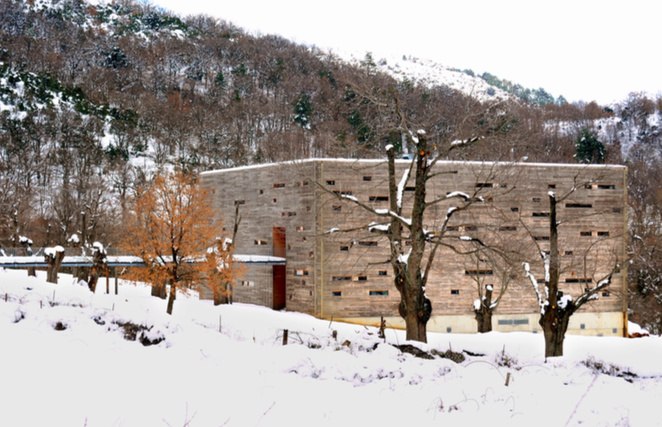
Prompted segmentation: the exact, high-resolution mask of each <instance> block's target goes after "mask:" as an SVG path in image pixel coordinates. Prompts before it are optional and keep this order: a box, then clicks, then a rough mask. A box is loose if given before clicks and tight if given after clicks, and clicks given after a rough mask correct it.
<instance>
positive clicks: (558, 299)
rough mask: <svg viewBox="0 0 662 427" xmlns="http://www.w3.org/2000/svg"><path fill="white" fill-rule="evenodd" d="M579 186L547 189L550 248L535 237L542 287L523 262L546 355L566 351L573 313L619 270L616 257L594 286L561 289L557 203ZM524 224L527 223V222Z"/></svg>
mask: <svg viewBox="0 0 662 427" xmlns="http://www.w3.org/2000/svg"><path fill="white" fill-rule="evenodd" d="M577 188H578V186H577V185H575V186H573V187H572V189H571V190H569V191H568V192H567V193H565V194H564V195H562V196H560V197H559V196H557V195H556V194H555V193H554V192H552V191H550V192H549V193H548V196H549V251H545V250H543V249H542V248H541V247H540V246H539V244H538V242H537V241H535V240H534V242H535V244H536V247H537V250H538V253H539V254H540V260H541V262H542V264H543V266H544V272H545V273H544V280H542V284H543V286H544V287H543V289H541V287H540V286H539V284H538V279H536V277H535V276H534V274H533V273H532V272H531V267H530V264H529V263H527V262H524V263H523V266H524V271H525V274H526V276H527V278H528V279H529V280H530V282H531V285H532V286H533V289H534V290H535V292H536V296H537V300H538V305H539V307H540V320H539V323H540V326H541V327H542V330H543V333H544V335H545V357H554V356H562V355H563V341H564V339H565V333H566V331H567V330H568V323H569V321H570V317H571V316H572V315H573V314H574V313H575V312H576V311H577V310H579V309H580V308H581V307H582V306H583V305H584V304H586V303H587V302H589V301H592V300H595V299H597V298H598V297H599V293H600V292H601V291H603V290H605V289H607V288H608V287H609V285H610V284H611V282H612V277H613V275H614V273H615V272H617V271H619V263H618V260H617V259H615V260H613V261H612V262H611V267H610V268H609V270H608V272H607V273H606V274H604V275H603V276H602V277H599V278H598V279H597V280H596V281H595V285H594V286H586V287H584V290H583V292H581V293H580V295H579V296H577V297H576V298H573V297H572V296H571V295H564V294H563V292H562V291H561V290H560V288H559V280H560V276H561V271H562V270H561V268H562V267H561V262H560V257H559V225H561V224H562V221H560V220H559V219H558V218H557V206H558V204H559V203H562V202H563V201H565V200H567V199H568V198H569V197H570V196H571V195H572V194H573V193H575V192H576V191H577ZM522 224H523V225H524V226H525V227H526V225H525V224H524V222H522ZM528 231H529V234H530V235H531V236H533V233H531V231H530V230H528ZM592 250H597V247H596V245H590V246H589V247H588V248H587V249H586V253H585V254H584V256H583V259H584V264H586V260H587V258H588V256H589V253H590V252H591V251H592ZM603 270H604V269H603ZM585 276H586V275H585ZM591 282H593V280H591ZM586 285H588V283H586Z"/></svg>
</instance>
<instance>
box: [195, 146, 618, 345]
mask: <svg viewBox="0 0 662 427" xmlns="http://www.w3.org/2000/svg"><path fill="white" fill-rule="evenodd" d="M408 164H409V162H407V161H401V162H398V164H397V168H398V177H400V176H402V173H403V172H404V170H405V169H406V168H407V167H408ZM436 167H437V172H438V173H437V174H435V177H434V178H432V179H431V180H430V181H429V182H428V186H427V200H428V201H430V202H432V201H434V200H436V199H438V198H443V197H445V196H446V195H448V194H449V193H452V192H456V191H461V192H464V193H466V194H468V195H471V196H472V197H476V198H478V197H480V198H482V200H484V202H482V203H475V204H473V205H472V206H471V207H470V208H468V209H467V210H464V211H462V212H460V213H459V214H457V215H453V216H452V218H451V220H450V222H449V224H448V226H449V227H448V231H447V232H446V234H445V236H447V237H448V242H449V244H453V245H462V241H461V239H460V238H459V237H460V236H472V237H479V238H481V239H483V240H484V241H486V242H489V244H492V245H500V246H501V247H510V248H515V249H517V250H518V251H519V252H522V253H527V254H530V264H531V270H532V272H533V273H534V275H535V276H536V277H538V278H540V279H542V278H544V267H543V264H542V262H541V260H540V256H539V253H540V252H539V251H541V250H542V251H546V250H548V249H549V217H548V213H549V198H548V197H549V196H548V193H549V192H554V193H555V194H557V195H558V197H559V198H560V197H562V196H563V195H565V194H567V193H571V195H570V196H569V197H567V198H566V199H565V200H564V201H563V203H561V204H559V206H558V213H557V215H558V219H559V221H561V225H560V226H559V251H560V255H561V284H560V285H561V289H562V290H563V292H564V293H569V294H570V295H572V296H573V297H577V296H578V295H579V294H580V293H581V292H582V291H583V289H584V288H585V287H592V286H595V283H596V282H597V280H599V279H600V278H602V277H603V276H605V275H606V274H608V273H609V271H611V269H612V268H613V267H614V265H615V264H616V263H620V262H622V261H623V260H624V256H625V225H626V188H625V186H626V182H625V179H626V169H625V167H623V166H595V165H592V166H587V165H559V164H527V163H518V164H505V163H482V162H480V163H479V162H440V163H439V164H438V165H437V166H436ZM398 180H399V178H398ZM202 185H203V187H204V188H206V189H207V190H208V191H209V192H210V193H211V194H212V197H213V200H214V207H215V208H217V209H218V210H219V211H220V212H222V215H223V217H224V218H223V219H224V223H225V224H226V225H228V227H229V224H232V222H233V220H234V212H235V204H240V215H241V218H242V221H241V225H240V227H239V233H238V236H237V241H236V250H237V252H238V253H245V254H256V255H272V254H273V255H279V256H285V257H286V258H287V266H286V268H285V271H284V281H283V283H282V284H280V285H277V284H276V283H275V282H274V277H276V276H277V274H276V273H274V271H272V270H271V267H253V268H249V269H248V272H247V274H246V276H245V277H244V278H242V280H241V281H240V282H239V283H238V284H237V286H236V288H235V298H234V299H235V301H238V302H247V303H254V304H259V305H265V306H269V307H275V308H283V307H285V308H287V310H292V311H300V312H304V313H309V314H312V315H315V316H317V317H320V318H329V319H330V318H334V319H337V320H340V319H343V320H348V321H355V322H362V323H368V324H377V323H378V319H379V318H380V316H384V317H385V318H386V319H387V322H388V323H389V324H390V325H392V326H402V325H403V323H402V321H401V319H400V318H399V316H398V314H397V313H398V312H397V306H398V303H399V294H398V292H397V290H396V289H395V286H394V285H393V283H392V280H393V279H392V277H393V274H392V271H391V266H390V264H389V263H388V254H389V245H388V241H387V240H386V238H385V237H382V236H379V235H377V234H375V233H371V232H370V231H368V230H367V227H366V226H367V225H368V224H369V223H371V222H373V221H375V222H380V221H381V222H382V223H384V220H383V218H380V217H377V216H375V215H373V214H370V213H368V212H367V211H366V210H365V209H363V208H361V207H358V206H356V205H355V204H353V203H352V202H351V201H348V200H346V199H345V198H342V197H338V196H339V195H340V196H343V195H344V196H350V195H351V196H353V197H356V198H357V199H358V200H360V201H362V202H364V203H366V204H368V205H370V206H372V207H374V208H384V209H386V208H388V207H389V202H388V184H387V168H386V164H385V161H378V160H370V161H368V160H363V161H355V160H335V159H325V160H306V161H301V162H294V163H285V164H271V165H260V166H252V167H243V168H235V169H227V170H219V171H209V172H205V173H203V174H202ZM409 185H411V186H413V180H410V181H409V183H408V184H407V187H405V191H404V198H403V204H404V206H405V209H404V212H407V206H408V205H407V203H410V200H411V198H412V197H411V195H412V194H413V193H412V192H410V191H408V190H410V189H411V188H410V187H408V186H409ZM573 189H574V190H573ZM454 206H460V204H459V201H458V199H456V198H451V199H448V200H444V201H442V202H439V203H437V204H434V205H431V206H430V207H429V208H428V210H427V213H426V215H427V224H426V225H427V226H428V229H429V230H434V229H436V228H435V227H438V226H440V225H441V223H442V221H443V219H444V217H445V215H446V213H447V212H448V209H449V208H451V207H454ZM334 228H338V229H340V230H350V229H351V230H353V231H350V232H334V233H328V231H329V230H332V229H334ZM519 264H520V265H521V263H519ZM506 273H507V274H506ZM506 276H507V279H505V277H506ZM625 277H626V271H625V269H624V268H623V269H621V270H620V271H619V272H617V273H616V274H615V276H614V278H613V281H612V284H611V285H610V288H609V291H608V292H604V293H602V294H601V296H600V298H599V299H598V300H596V301H592V302H591V303H589V304H587V305H585V306H584V307H583V308H582V309H581V310H580V311H579V312H578V313H576V314H575V315H574V316H573V318H572V321H571V325H570V330H569V332H570V333H585V334H596V335H598V334H604V335H622V334H624V333H625V325H626V324H627V322H626V320H627V318H626V306H625V299H624V295H625V289H626V288H625V286H626V283H625ZM275 281H280V279H275ZM503 282H508V287H507V290H506V292H505V294H504V297H503V299H502V301H501V303H500V305H499V307H498V308H497V310H496V313H495V316H494V318H493V327H494V329H495V330H501V331H514V330H524V331H538V330H540V327H539V325H538V317H539V314H538V310H539V309H538V306H537V300H536V296H535V292H534V291H533V288H532V286H531V283H530V282H529V281H527V279H526V277H525V275H524V270H523V268H515V269H511V270H509V271H507V272H504V271H502V269H499V266H498V265H491V264H490V263H489V262H488V261H487V260H485V259H483V260H481V259H480V257H478V258H474V257H470V256H467V255H458V254H456V253H455V252H454V251H453V250H451V249H449V248H444V249H441V250H440V251H438V253H437V255H436V257H435V262H434V265H433V267H432V270H431V276H430V278H429V280H428V285H427V288H426V294H427V296H428V297H429V298H430V300H431V301H432V309H433V312H432V315H433V317H432V319H431V320H430V322H429V323H428V329H429V330H438V331H449V332H475V330H476V321H475V320H474V312H473V303H474V300H475V299H476V298H477V297H478V287H480V288H481V289H482V288H483V287H484V286H485V285H488V284H489V285H492V286H493V287H494V289H495V294H498V293H499V291H500V288H501V286H502V284H503ZM277 294H282V295H281V296H279V295H277Z"/></svg>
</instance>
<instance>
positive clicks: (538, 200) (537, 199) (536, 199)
mask: <svg viewBox="0 0 662 427" xmlns="http://www.w3.org/2000/svg"><path fill="white" fill-rule="evenodd" d="M531 201H532V202H533V203H540V197H534V198H533V199H531Z"/></svg>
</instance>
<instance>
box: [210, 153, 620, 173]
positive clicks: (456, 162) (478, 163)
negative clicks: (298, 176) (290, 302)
mask: <svg viewBox="0 0 662 427" xmlns="http://www.w3.org/2000/svg"><path fill="white" fill-rule="evenodd" d="M386 161H387V160H386V159H385V158H384V159H343V158H318V157H313V158H309V159H300V160H292V161H286V162H279V163H262V164H259V165H247V166H238V167H235V168H227V169H214V170H209V171H204V172H202V173H201V174H200V175H215V174H220V173H226V172H236V171H240V170H249V169H258V168H269V167H274V166H283V165H285V166H287V165H290V166H291V165H297V164H308V163H316V162H328V163H349V164H379V163H386ZM395 162H396V163H399V164H409V163H411V160H403V159H396V160H395ZM437 164H439V165H475V166H483V165H484V166H497V165H503V166H517V167H524V168H525V167H532V168H535V167H555V168H575V169H583V168H585V169H612V168H615V169H624V168H625V166H624V165H596V164H584V163H535V162H531V163H528V162H489V161H476V160H469V161H460V160H439V161H438V162H437Z"/></svg>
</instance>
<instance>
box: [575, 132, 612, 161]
mask: <svg viewBox="0 0 662 427" xmlns="http://www.w3.org/2000/svg"><path fill="white" fill-rule="evenodd" d="M576 148H577V154H575V158H576V159H577V161H578V162H580V163H602V162H604V160H605V157H606V150H605V146H604V144H603V143H602V142H600V141H599V140H598V138H597V136H595V135H594V134H592V133H591V132H590V131H589V130H588V129H582V133H581V134H580V135H579V138H577V144H576Z"/></svg>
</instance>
